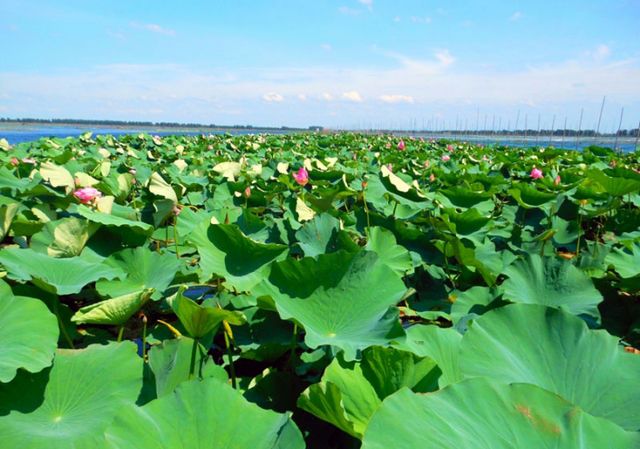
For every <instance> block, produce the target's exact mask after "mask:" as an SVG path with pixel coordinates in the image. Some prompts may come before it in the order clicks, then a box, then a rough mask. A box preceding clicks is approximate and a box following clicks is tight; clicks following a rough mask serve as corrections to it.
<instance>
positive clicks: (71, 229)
mask: <svg viewBox="0 0 640 449" xmlns="http://www.w3.org/2000/svg"><path fill="white" fill-rule="evenodd" d="M97 226H98V225H96V224H95V223H91V222H89V221H88V220H82V219H79V218H77V217H67V218H62V219H61V220H56V221H50V222H48V223H47V224H45V225H44V228H43V229H42V231H40V232H38V233H36V234H34V235H33V237H31V248H32V249H33V250H35V251H38V252H41V253H44V254H47V255H49V256H51V257H74V256H79V255H80V253H82V250H83V249H84V246H85V245H86V244H87V241H88V240H89V237H91V235H93V233H94V232H95V231H96V228H97Z"/></svg>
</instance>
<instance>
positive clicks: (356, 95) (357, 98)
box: [342, 90, 362, 103]
mask: <svg viewBox="0 0 640 449" xmlns="http://www.w3.org/2000/svg"><path fill="white" fill-rule="evenodd" d="M342 98H343V99H345V100H348V101H353V102H354V103H362V95H360V92H358V91H355V90H350V91H349V92H345V93H343V94H342Z"/></svg>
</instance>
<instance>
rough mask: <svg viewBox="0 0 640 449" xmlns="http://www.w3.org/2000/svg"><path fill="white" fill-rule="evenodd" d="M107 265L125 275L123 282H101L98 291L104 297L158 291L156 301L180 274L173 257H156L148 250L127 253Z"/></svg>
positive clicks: (111, 259) (156, 254) (109, 259)
mask: <svg viewBox="0 0 640 449" xmlns="http://www.w3.org/2000/svg"><path fill="white" fill-rule="evenodd" d="M105 264H106V265H109V266H112V267H114V268H118V269H120V270H122V271H123V272H124V273H126V277H124V278H123V279H121V280H113V281H106V280H103V281H99V282H97V283H96V289H97V290H98V292H99V293H100V294H101V295H103V296H112V297H114V296H122V295H126V294H128V293H133V292H136V291H139V290H142V289H146V288H153V289H155V291H156V292H155V293H154V294H153V299H160V298H161V297H162V292H163V291H165V290H166V289H167V287H169V284H171V281H173V278H174V277H175V275H176V273H177V272H178V271H179V270H180V261H179V260H178V259H177V258H176V257H175V255H173V254H169V253H163V254H160V253H157V252H154V251H151V250H149V249H147V248H145V247H142V246H141V247H138V248H134V249H125V250H122V251H118V252H117V253H114V254H112V255H111V256H109V257H108V258H107V260H105Z"/></svg>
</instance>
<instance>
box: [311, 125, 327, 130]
mask: <svg viewBox="0 0 640 449" xmlns="http://www.w3.org/2000/svg"><path fill="white" fill-rule="evenodd" d="M322 130H324V126H310V127H309V131H322Z"/></svg>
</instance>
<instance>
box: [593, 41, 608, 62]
mask: <svg viewBox="0 0 640 449" xmlns="http://www.w3.org/2000/svg"><path fill="white" fill-rule="evenodd" d="M589 54H590V55H591V57H592V58H593V59H595V60H596V61H603V60H605V59H607V58H608V57H609V56H611V49H610V48H609V47H608V46H607V45H605V44H600V45H598V46H597V47H596V48H595V49H593V50H592V51H590V52H589Z"/></svg>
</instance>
